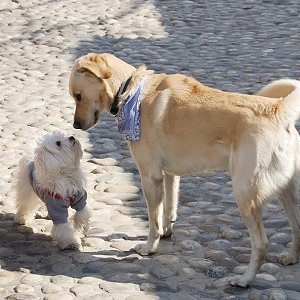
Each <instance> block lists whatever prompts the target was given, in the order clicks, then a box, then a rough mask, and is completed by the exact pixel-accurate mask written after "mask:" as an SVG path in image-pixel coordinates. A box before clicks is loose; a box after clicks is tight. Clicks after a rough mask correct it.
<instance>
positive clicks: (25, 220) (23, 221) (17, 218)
mask: <svg viewBox="0 0 300 300" xmlns="http://www.w3.org/2000/svg"><path fill="white" fill-rule="evenodd" d="M14 222H15V223H16V224H19V225H26V224H28V222H29V218H26V217H25V216H23V215H18V214H17V215H16V216H15V219H14Z"/></svg>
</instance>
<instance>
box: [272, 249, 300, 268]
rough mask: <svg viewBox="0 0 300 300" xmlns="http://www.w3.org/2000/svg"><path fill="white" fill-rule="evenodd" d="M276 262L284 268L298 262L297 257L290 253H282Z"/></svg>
mask: <svg viewBox="0 0 300 300" xmlns="http://www.w3.org/2000/svg"><path fill="white" fill-rule="evenodd" d="M277 260H278V262H279V263H280V264H282V265H284V266H287V265H293V264H295V263H297V262H298V261H299V255H290V252H283V253H281V254H279V256H278V258H277Z"/></svg>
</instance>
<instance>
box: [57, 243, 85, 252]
mask: <svg viewBox="0 0 300 300" xmlns="http://www.w3.org/2000/svg"><path fill="white" fill-rule="evenodd" d="M60 249H61V250H82V246H81V244H78V243H71V244H69V245H63V246H60Z"/></svg>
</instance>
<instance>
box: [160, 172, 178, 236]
mask: <svg viewBox="0 0 300 300" xmlns="http://www.w3.org/2000/svg"><path fill="white" fill-rule="evenodd" d="M179 182H180V177H179V176H173V175H169V174H167V173H165V175H164V190H165V194H164V208H163V236H164V237H168V236H170V235H171V234H172V228H173V224H174V222H175V221H176V218H177V205H178V190H179Z"/></svg>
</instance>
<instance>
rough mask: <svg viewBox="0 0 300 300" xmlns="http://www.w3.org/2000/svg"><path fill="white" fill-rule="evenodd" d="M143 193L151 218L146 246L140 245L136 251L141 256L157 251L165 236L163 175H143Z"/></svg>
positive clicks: (136, 247)
mask: <svg viewBox="0 0 300 300" xmlns="http://www.w3.org/2000/svg"><path fill="white" fill-rule="evenodd" d="M141 180H142V187H143V192H144V195H145V198H146V201H147V207H148V218H149V227H150V231H149V235H148V240H147V243H146V244H138V245H136V246H135V248H134V249H135V251H136V252H137V253H139V254H140V255H149V254H151V253H154V252H155V251H156V249H157V246H158V243H159V239H160V237H161V236H162V235H163V228H162V208H163V207H162V206H163V198H162V191H163V175H161V176H151V175H149V174H146V175H144V176H143V175H141Z"/></svg>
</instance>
